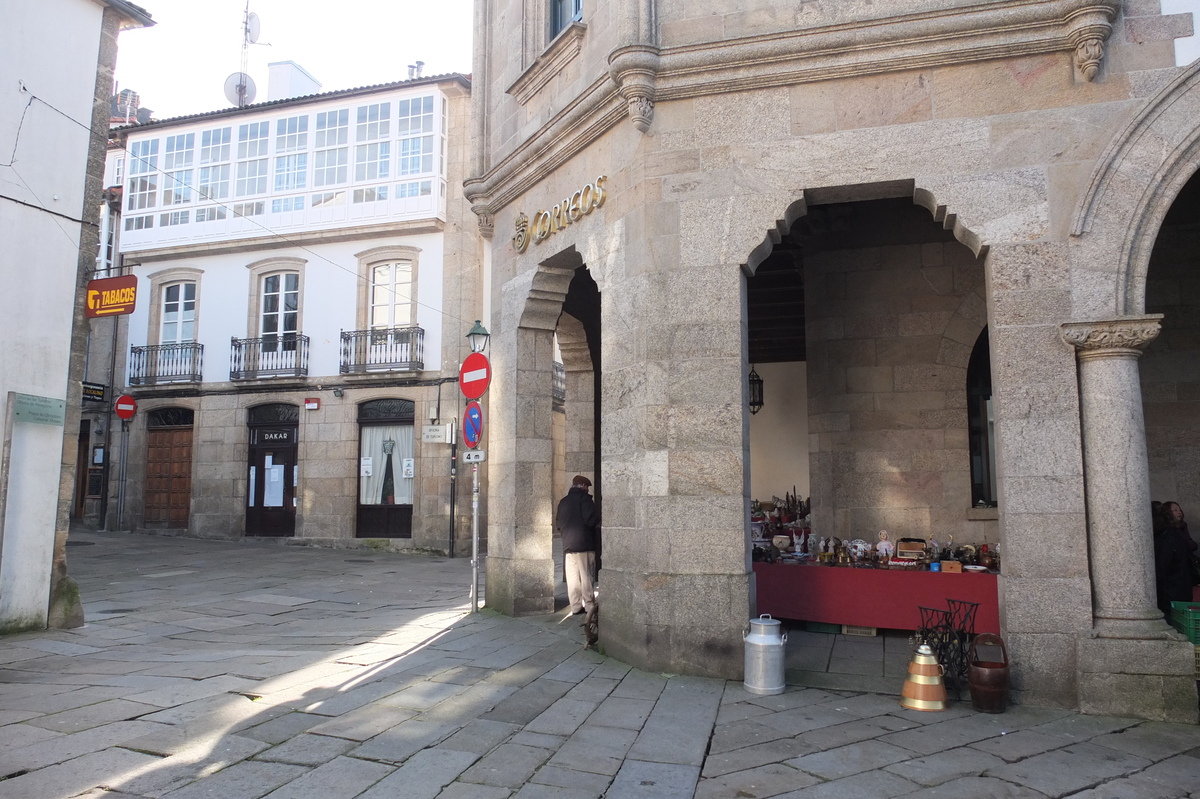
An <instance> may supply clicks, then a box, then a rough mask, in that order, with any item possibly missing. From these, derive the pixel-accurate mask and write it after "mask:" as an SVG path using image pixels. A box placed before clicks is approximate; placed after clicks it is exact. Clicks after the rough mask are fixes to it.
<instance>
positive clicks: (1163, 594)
mask: <svg viewBox="0 0 1200 799" xmlns="http://www.w3.org/2000/svg"><path fill="white" fill-rule="evenodd" d="M1172 505H1175V503H1173V502H1167V503H1164V505H1163V508H1162V516H1161V517H1160V518H1159V519H1158V520H1156V521H1155V523H1154V578H1155V584H1156V588H1157V597H1158V609H1159V610H1161V611H1162V612H1163V615H1165V616H1168V617H1169V616H1170V615H1171V603H1172V602H1190V601H1191V599H1192V547H1193V546H1195V544H1194V543H1193V542H1192V539H1191V537H1190V536H1188V534H1187V533H1186V529H1187V528H1186V527H1182V528H1181V522H1182V518H1178V519H1177V518H1175V514H1174V513H1173V512H1172V511H1173V509H1172V508H1171V506H1172ZM1175 507H1176V508H1178V507H1179V506H1178V505H1175ZM1178 516H1179V517H1182V516H1183V514H1182V512H1180V513H1179V514H1178Z"/></svg>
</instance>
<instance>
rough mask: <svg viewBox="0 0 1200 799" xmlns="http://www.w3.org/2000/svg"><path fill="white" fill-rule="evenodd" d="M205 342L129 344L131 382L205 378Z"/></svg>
mask: <svg viewBox="0 0 1200 799" xmlns="http://www.w3.org/2000/svg"><path fill="white" fill-rule="evenodd" d="M203 360H204V345H203V344H197V343H196V342H190V343H187V344H155V345H153V346H149V347H130V348H129V385H131V386H155V385H159V384H161V383H199V382H200V381H201V380H202V379H203V378H202V377H201V375H202V373H203V365H204V364H203Z"/></svg>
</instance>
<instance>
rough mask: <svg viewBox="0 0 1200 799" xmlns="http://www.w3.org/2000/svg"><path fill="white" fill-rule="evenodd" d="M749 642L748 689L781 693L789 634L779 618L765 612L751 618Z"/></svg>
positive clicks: (764, 694) (766, 694)
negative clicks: (785, 632) (785, 645)
mask: <svg viewBox="0 0 1200 799" xmlns="http://www.w3.org/2000/svg"><path fill="white" fill-rule="evenodd" d="M745 641H746V679H745V683H744V685H745V687H746V690H747V691H749V692H750V693H752V694H758V695H759V696H769V695H771V694H781V693H783V689H784V686H785V684H786V683H785V682H784V678H783V645H784V644H785V643H786V642H787V635H785V634H784V633H783V628H782V626H781V625H780V623H779V620H778V619H773V618H771V616H770V614H767V613H764V614H762V615H761V616H759V617H758V618H757V619H751V620H750V628H749V632H747V633H746V636H745Z"/></svg>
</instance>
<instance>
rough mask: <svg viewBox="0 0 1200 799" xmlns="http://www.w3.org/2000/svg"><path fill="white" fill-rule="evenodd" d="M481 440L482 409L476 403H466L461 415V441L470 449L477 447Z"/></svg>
mask: <svg viewBox="0 0 1200 799" xmlns="http://www.w3.org/2000/svg"><path fill="white" fill-rule="evenodd" d="M482 438H483V408H481V407H479V403H478V402H468V403H467V410H466V411H465V412H464V413H463V441H464V442H466V445H467V446H468V447H470V448H471V449H475V447H477V446H479V441H480V439H482Z"/></svg>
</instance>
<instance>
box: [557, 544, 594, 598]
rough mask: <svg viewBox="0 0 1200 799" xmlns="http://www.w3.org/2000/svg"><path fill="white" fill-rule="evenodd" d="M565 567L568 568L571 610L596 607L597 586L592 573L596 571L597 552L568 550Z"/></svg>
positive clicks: (568, 590)
mask: <svg viewBox="0 0 1200 799" xmlns="http://www.w3.org/2000/svg"><path fill="white" fill-rule="evenodd" d="M564 568H565V569H566V570H567V600H568V602H569V603H570V606H571V612H572V613H576V612H578V611H579V609H580V608H582V609H583V610H591V609H592V608H594V607H595V606H596V587H595V586H594V585H593V584H592V575H593V574H595V573H596V553H595V552H568V553H567V556H566V558H565V563H564Z"/></svg>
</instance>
